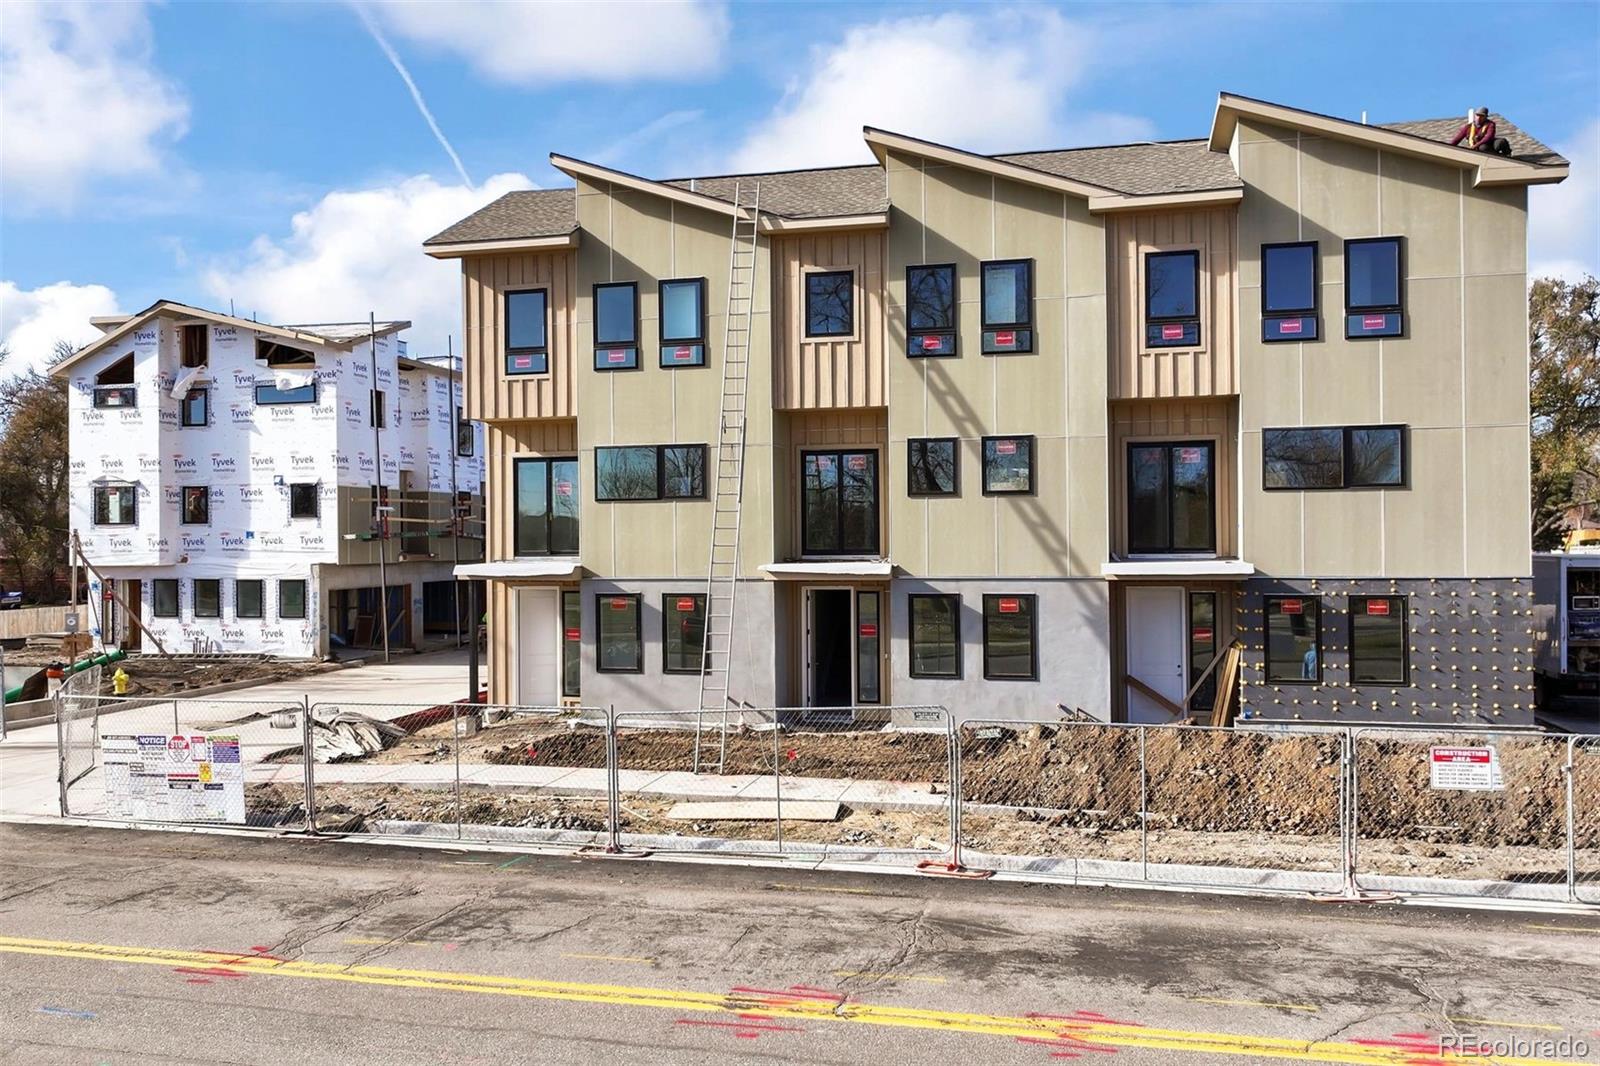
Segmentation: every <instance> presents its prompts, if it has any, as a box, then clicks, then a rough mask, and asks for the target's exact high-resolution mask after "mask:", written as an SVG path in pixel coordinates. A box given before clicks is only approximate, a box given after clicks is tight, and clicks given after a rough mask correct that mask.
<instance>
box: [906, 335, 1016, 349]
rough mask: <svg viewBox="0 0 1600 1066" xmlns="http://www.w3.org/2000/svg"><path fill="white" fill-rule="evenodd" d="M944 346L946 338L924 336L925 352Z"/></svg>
mask: <svg viewBox="0 0 1600 1066" xmlns="http://www.w3.org/2000/svg"><path fill="white" fill-rule="evenodd" d="M1002 343H1009V342H1002ZM943 346H944V340H943V338H941V337H931V336H930V337H923V338H922V350H923V351H925V352H927V351H934V350H936V349H938V348H942V347H943Z"/></svg>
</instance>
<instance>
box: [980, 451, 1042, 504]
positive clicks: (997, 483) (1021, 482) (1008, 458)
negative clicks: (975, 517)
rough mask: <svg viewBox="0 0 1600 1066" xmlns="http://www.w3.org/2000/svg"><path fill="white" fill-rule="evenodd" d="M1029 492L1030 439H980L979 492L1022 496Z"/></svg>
mask: <svg viewBox="0 0 1600 1066" xmlns="http://www.w3.org/2000/svg"><path fill="white" fill-rule="evenodd" d="M1031 492H1033V438H1032V437H984V438H983V494H984V495H985V496H1012V495H1017V496H1026V495H1028V494H1029V493H1031Z"/></svg>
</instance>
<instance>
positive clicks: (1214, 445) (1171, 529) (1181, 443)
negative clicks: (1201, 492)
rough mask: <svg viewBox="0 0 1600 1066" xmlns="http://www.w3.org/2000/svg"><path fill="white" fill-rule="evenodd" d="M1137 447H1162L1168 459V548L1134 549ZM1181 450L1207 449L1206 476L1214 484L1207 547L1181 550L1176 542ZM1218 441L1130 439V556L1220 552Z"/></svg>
mask: <svg viewBox="0 0 1600 1066" xmlns="http://www.w3.org/2000/svg"><path fill="white" fill-rule="evenodd" d="M1135 448H1160V449H1162V450H1163V451H1164V452H1165V453H1166V456H1167V537H1166V546H1165V547H1153V548H1152V547H1146V546H1141V547H1138V548H1135V547H1134V546H1133V497H1134V484H1133V482H1134V466H1133V451H1134V449H1135ZM1180 448H1204V449H1205V450H1206V476H1207V478H1208V479H1209V480H1210V482H1211V495H1210V497H1209V503H1210V506H1209V507H1208V508H1207V509H1206V511H1207V517H1206V531H1207V532H1208V533H1209V534H1210V536H1209V537H1208V541H1207V546H1206V547H1203V548H1177V547H1174V546H1173V541H1175V540H1176V539H1177V537H1176V535H1175V531H1176V528H1177V508H1175V507H1174V506H1173V492H1174V491H1175V489H1176V487H1177V480H1176V479H1175V478H1174V477H1173V476H1172V468H1173V461H1174V460H1173V455H1174V453H1176V452H1177V450H1178V449H1180ZM1218 450H1219V445H1218V442H1217V441H1216V440H1215V439H1213V438H1197V439H1194V440H1130V441H1128V442H1127V451H1126V461H1127V468H1128V476H1127V487H1126V492H1127V498H1126V499H1125V500H1124V501H1123V506H1124V507H1125V508H1126V509H1127V515H1126V518H1127V531H1128V554H1129V555H1195V556H1202V557H1203V556H1207V555H1215V554H1216V553H1217V488H1218V486H1217V451H1218Z"/></svg>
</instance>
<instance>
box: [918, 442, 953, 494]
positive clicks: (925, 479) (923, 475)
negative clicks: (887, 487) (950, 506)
mask: <svg viewBox="0 0 1600 1066" xmlns="http://www.w3.org/2000/svg"><path fill="white" fill-rule="evenodd" d="M959 454H960V452H959V442H958V441H957V440H956V438H954V437H920V438H913V439H911V440H908V441H906V493H907V494H908V495H911V496H955V495H957V494H958V493H959V492H960V490H961V468H960V463H959V460H958V458H957V456H958V455H959Z"/></svg>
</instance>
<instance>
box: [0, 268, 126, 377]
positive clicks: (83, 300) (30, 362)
mask: <svg viewBox="0 0 1600 1066" xmlns="http://www.w3.org/2000/svg"><path fill="white" fill-rule="evenodd" d="M116 313H117V294H116V293H114V292H112V291H111V290H110V289H108V288H106V287H105V286H104V285H74V284H73V283H72V282H70V281H58V282H56V283H55V284H53V285H41V286H39V287H38V288H37V289H22V288H20V287H18V286H17V285H16V284H15V283H13V282H10V281H0V344H3V345H4V346H5V347H6V349H7V350H8V351H9V352H10V356H9V358H7V359H6V361H5V363H4V365H0V375H5V376H8V377H9V376H10V375H12V374H16V373H21V372H22V371H25V370H27V369H28V368H30V367H32V368H34V369H37V370H43V369H44V368H45V367H46V366H47V365H48V364H49V361H50V356H51V355H53V354H54V353H55V346H56V343H57V342H58V341H66V342H67V343H68V344H71V345H72V346H73V347H75V348H77V347H82V346H83V345H85V344H87V343H89V342H90V341H92V340H94V339H95V338H96V337H99V336H101V333H100V330H98V329H97V328H95V327H94V326H91V325H90V324H89V319H90V317H91V316H94V315H114V314H116Z"/></svg>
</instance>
